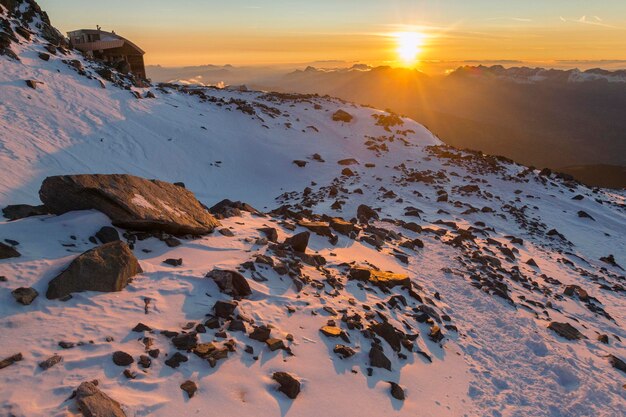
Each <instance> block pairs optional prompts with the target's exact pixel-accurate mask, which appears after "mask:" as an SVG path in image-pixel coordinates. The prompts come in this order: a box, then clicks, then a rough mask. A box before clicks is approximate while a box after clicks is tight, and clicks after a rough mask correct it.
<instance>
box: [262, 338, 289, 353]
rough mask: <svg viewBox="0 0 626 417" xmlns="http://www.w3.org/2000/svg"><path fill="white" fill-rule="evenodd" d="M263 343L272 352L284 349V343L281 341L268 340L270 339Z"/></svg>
mask: <svg viewBox="0 0 626 417" xmlns="http://www.w3.org/2000/svg"><path fill="white" fill-rule="evenodd" d="M265 343H266V344H267V346H268V347H269V348H270V350H271V351H272V352H274V351H276V350H278V349H284V348H285V343H284V342H283V341H282V340H281V339H276V338H270V339H267V340H266V341H265Z"/></svg>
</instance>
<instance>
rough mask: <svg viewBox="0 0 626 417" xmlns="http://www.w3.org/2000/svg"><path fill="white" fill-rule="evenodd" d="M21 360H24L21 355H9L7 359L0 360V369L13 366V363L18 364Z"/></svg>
mask: <svg viewBox="0 0 626 417" xmlns="http://www.w3.org/2000/svg"><path fill="white" fill-rule="evenodd" d="M22 359H24V357H23V356H22V354H21V353H16V354H15V355H11V356H9V357H8V358H5V359H2V360H0V369H3V368H6V367H7V366H10V365H13V364H14V363H15V362H19V361H21V360H22Z"/></svg>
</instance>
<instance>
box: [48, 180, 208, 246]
mask: <svg viewBox="0 0 626 417" xmlns="http://www.w3.org/2000/svg"><path fill="white" fill-rule="evenodd" d="M39 196H40V198H41V201H43V203H44V205H45V206H46V208H47V209H49V210H50V211H51V212H53V213H55V214H63V213H66V212H68V211H73V210H90V209H95V210H98V211H101V212H102V213H104V214H106V215H107V216H109V217H110V218H111V220H112V221H113V225H115V226H118V227H122V228H125V229H132V230H145V231H163V232H166V233H171V234H174V235H185V234H198V235H202V234H206V233H210V232H212V231H213V229H214V228H215V227H216V226H217V225H218V224H219V223H218V221H217V220H216V219H215V218H214V217H213V216H211V214H209V212H207V210H206V209H205V208H204V207H202V205H201V204H200V202H198V200H197V199H196V198H195V196H194V195H193V194H192V193H191V192H189V191H187V190H186V189H184V188H182V187H178V186H176V185H174V184H170V183H167V182H163V181H158V180H147V179H144V178H139V177H135V176H132V175H120V174H114V175H64V176H56V177H48V178H46V179H45V180H44V181H43V183H42V185H41V189H40V191H39Z"/></svg>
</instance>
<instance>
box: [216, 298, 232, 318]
mask: <svg viewBox="0 0 626 417" xmlns="http://www.w3.org/2000/svg"><path fill="white" fill-rule="evenodd" d="M236 308H237V303H236V302H234V301H217V302H216V303H215V305H214V306H213V312H214V313H215V315H216V316H217V317H219V318H222V319H227V318H230V317H231V316H232V315H233V313H234V312H235V309H236Z"/></svg>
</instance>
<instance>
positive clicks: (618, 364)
mask: <svg viewBox="0 0 626 417" xmlns="http://www.w3.org/2000/svg"><path fill="white" fill-rule="evenodd" d="M609 363H610V364H611V366H612V367H613V368H615V369H619V370H620V371H622V372H624V373H626V362H624V361H623V360H621V359H620V358H618V357H617V356H615V355H609Z"/></svg>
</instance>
